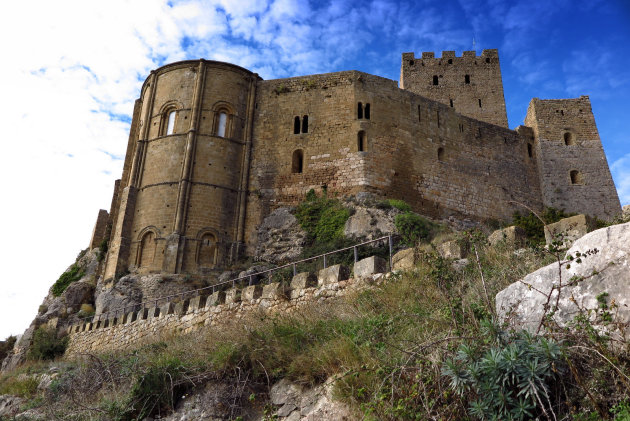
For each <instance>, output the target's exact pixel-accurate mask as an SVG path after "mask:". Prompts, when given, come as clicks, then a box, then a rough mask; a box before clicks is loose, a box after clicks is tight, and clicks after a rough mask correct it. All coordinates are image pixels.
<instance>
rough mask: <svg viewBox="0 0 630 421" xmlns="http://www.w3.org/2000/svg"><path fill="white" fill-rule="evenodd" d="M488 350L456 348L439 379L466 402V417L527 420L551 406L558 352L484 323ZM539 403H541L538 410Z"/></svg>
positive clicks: (539, 338)
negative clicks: (445, 381) (467, 403)
mask: <svg viewBox="0 0 630 421" xmlns="http://www.w3.org/2000/svg"><path fill="white" fill-rule="evenodd" d="M484 324H485V326H484V328H485V329H484V333H485V334H484V335H483V336H482V337H486V338H491V339H492V340H491V342H492V344H491V346H481V347H474V346H469V345H461V346H460V347H459V349H458V351H457V355H456V356H455V358H453V359H451V360H447V361H446V362H445V363H444V365H443V368H442V373H443V375H445V376H447V377H448V378H449V379H450V386H451V389H453V390H454V391H455V392H456V393H457V394H459V395H460V396H463V397H464V399H467V400H468V402H469V412H470V414H471V415H472V416H473V417H475V418H477V419H481V420H485V419H502V420H507V419H513V420H523V419H533V418H536V416H537V415H542V413H543V412H545V411H547V409H546V407H548V406H550V405H552V403H551V402H550V396H553V393H552V387H553V383H554V381H555V380H556V378H557V376H559V375H560V374H561V366H562V365H561V363H562V354H563V352H562V348H561V347H560V346H559V345H558V344H557V343H555V342H554V341H552V340H549V339H546V338H544V337H542V336H532V335H530V334H528V333H527V332H525V331H521V332H518V333H515V334H512V335H509V336H508V335H507V334H506V333H505V332H502V331H500V330H499V329H498V328H497V326H495V325H493V324H492V322H484ZM541 405H544V406H543V407H541Z"/></svg>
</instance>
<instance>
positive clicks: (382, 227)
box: [343, 206, 400, 240]
mask: <svg viewBox="0 0 630 421" xmlns="http://www.w3.org/2000/svg"><path fill="white" fill-rule="evenodd" d="M399 213H400V211H399V210H398V209H395V208H391V209H378V208H371V207H363V206H357V207H356V208H355V212H354V214H353V215H351V216H350V217H349V218H348V220H347V221H346V225H345V226H344V229H343V235H344V236H345V237H346V238H354V239H360V240H373V239H375V238H378V237H382V236H383V235H387V234H389V233H393V232H396V226H395V225H394V218H395V217H396V215H398V214H399Z"/></svg>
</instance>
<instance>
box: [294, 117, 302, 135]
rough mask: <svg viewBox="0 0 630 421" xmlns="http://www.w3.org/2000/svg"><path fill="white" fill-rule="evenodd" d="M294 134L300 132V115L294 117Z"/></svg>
mask: <svg viewBox="0 0 630 421" xmlns="http://www.w3.org/2000/svg"><path fill="white" fill-rule="evenodd" d="M293 134H300V117H298V116H295V118H294V119H293Z"/></svg>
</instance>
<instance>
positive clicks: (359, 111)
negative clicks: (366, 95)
mask: <svg viewBox="0 0 630 421" xmlns="http://www.w3.org/2000/svg"><path fill="white" fill-rule="evenodd" d="M357 118H358V119H359V120H361V119H362V118H363V103H361V102H359V104H358V106H357Z"/></svg>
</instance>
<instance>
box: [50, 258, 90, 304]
mask: <svg viewBox="0 0 630 421" xmlns="http://www.w3.org/2000/svg"><path fill="white" fill-rule="evenodd" d="M83 275H85V271H84V270H83V269H81V267H79V265H77V264H76V263H75V264H73V265H72V266H71V267H70V269H68V270H67V271H66V272H64V273H62V274H61V276H60V277H59V279H57V281H56V282H55V283H54V284H53V286H52V293H53V295H54V296H55V297H59V296H60V295H61V294H62V293H63V292H64V291H65V290H66V288H68V285H70V284H71V283H73V282H76V281H78V280H79V279H81V278H82V277H83Z"/></svg>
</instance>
